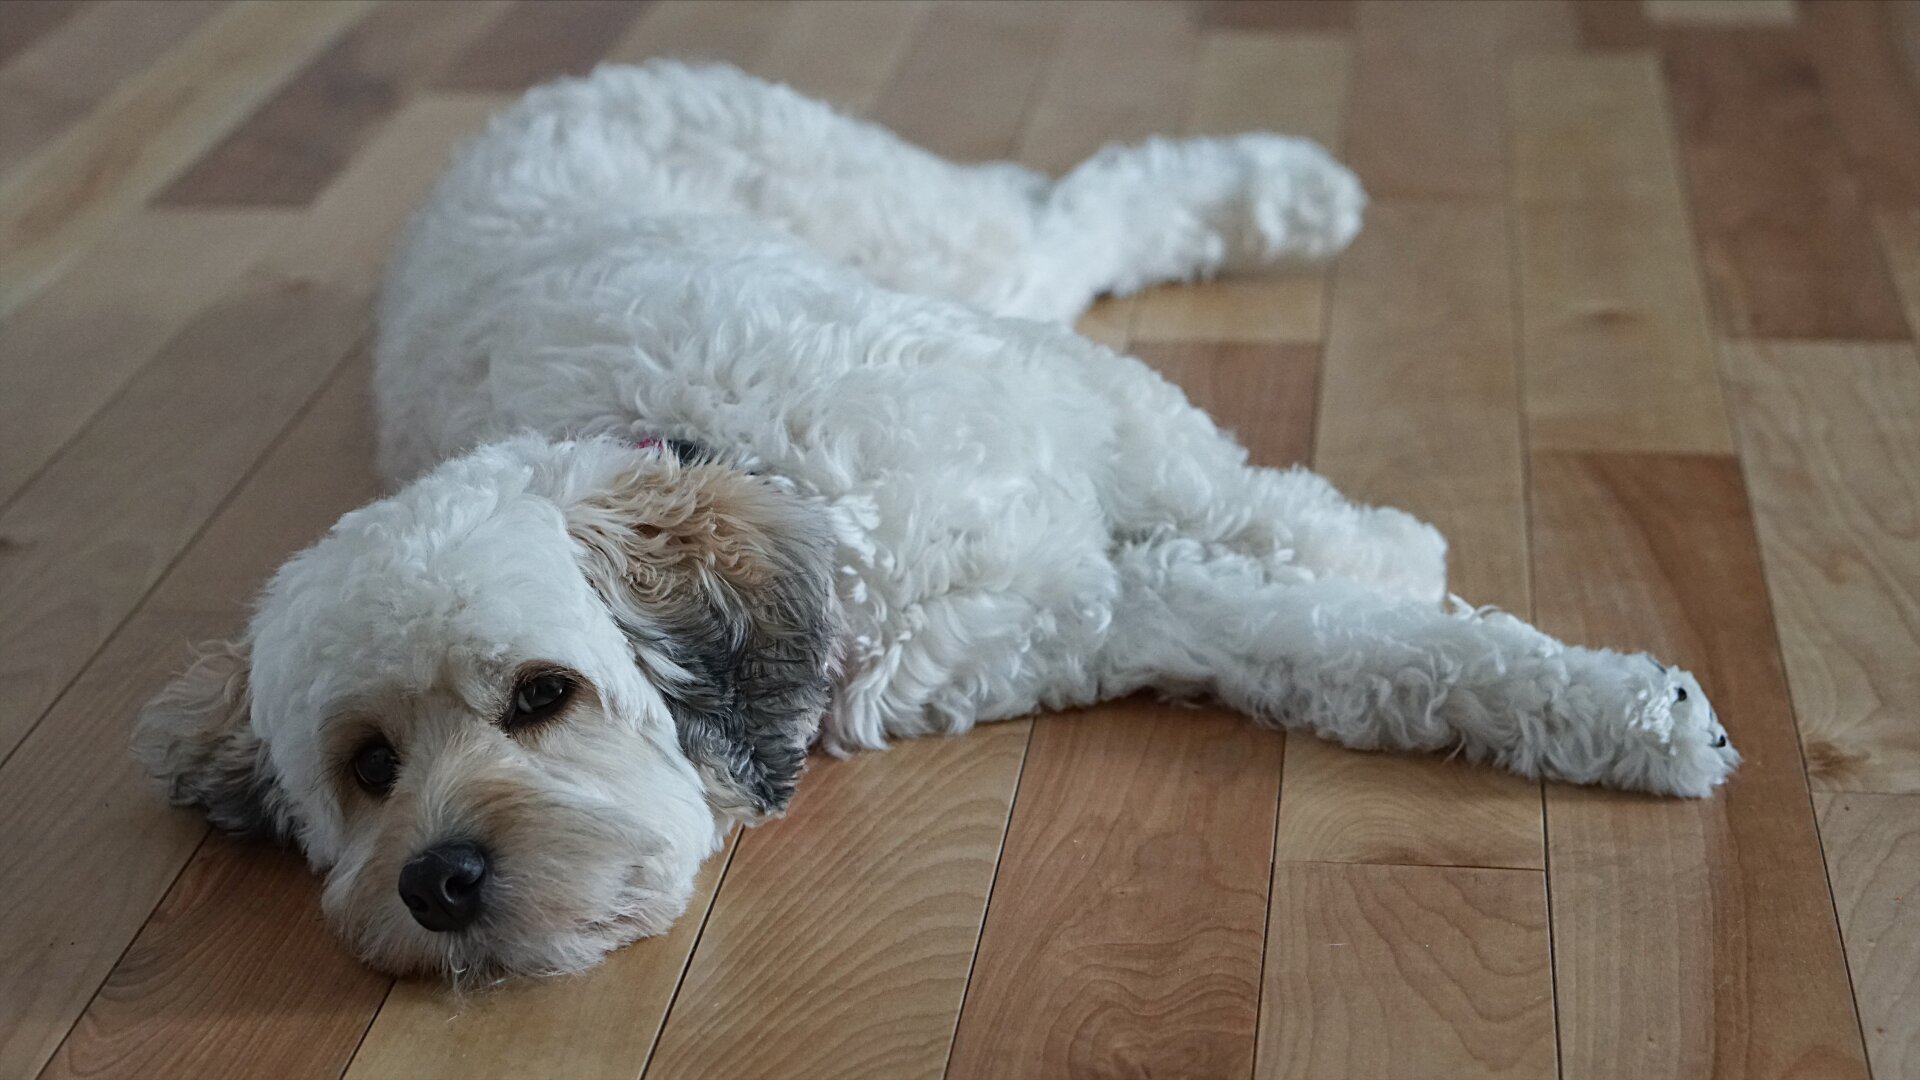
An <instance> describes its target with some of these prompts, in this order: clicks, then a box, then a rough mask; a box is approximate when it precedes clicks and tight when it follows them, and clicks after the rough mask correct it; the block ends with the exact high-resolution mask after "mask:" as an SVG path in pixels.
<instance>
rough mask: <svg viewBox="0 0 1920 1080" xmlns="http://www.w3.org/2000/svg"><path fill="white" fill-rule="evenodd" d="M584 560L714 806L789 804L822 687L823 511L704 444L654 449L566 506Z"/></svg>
mask: <svg viewBox="0 0 1920 1080" xmlns="http://www.w3.org/2000/svg"><path fill="white" fill-rule="evenodd" d="M567 516H568V523H569V528H570V530H571V532H572V534H573V536H574V538H575V540H576V541H578V543H579V544H580V547H581V565H582V568H583V569H584V570H585V572H586V574H587V577H588V580H589V581H590V582H592V584H593V587H594V589H595V590H596V591H597V592H598V593H599V594H600V596H601V598H602V599H603V600H605V601H606V603H607V606H608V608H609V609H610V610H611V611H612V612H613V615H614V618H615V619H616V620H617V621H618V622H619V624H620V626H621V629H622V630H624V631H625V632H626V634H627V637H628V639H629V640H630V641H631V642H632V644H633V649H634V656H635V659H636V660H637V661H638V662H639V663H640V665H641V667H642V668H643V669H644V670H645V671H646V673H647V675H648V676H649V677H650V678H651V679H652V680H653V681H654V683H655V685H657V686H658V687H659V688H660V689H661V691H662V693H663V694H664V695H665V696H666V699H667V704H668V706H669V707H670V708H671V709H672V710H673V715H674V720H675V723H676V725H677V727H678V729H679V739H680V746H681V749H682V750H684V751H685V752H686V754H687V757H688V758H689V759H691V760H692V762H693V764H694V766H695V767H696V768H698V769H699V770H700V771H701V773H702V775H703V776H704V777H705V779H706V781H707V786H708V799H709V800H710V801H712V802H713V804H714V805H715V807H716V808H717V809H722V810H728V811H732V812H736V813H743V814H746V815H749V816H756V817H759V816H767V815H772V814H778V813H780V812H782V811H784V810H785V809H786V807H787V803H788V801H789V800H790V799H791V798H792V797H793V789H794V785H795V784H796V783H797V782H798V781H799V779H800V772H801V770H802V768H803V767H804V766H805V764H806V755H807V748H808V746H809V745H810V744H811V743H812V741H813V737H814V735H815V734H816V733H817V732H818V731H819V727H820V719H821V716H822V715H823V714H824V713H825V711H826V708H827V705H828V701H829V698H830V696H831V690H832V681H833V676H834V665H835V660H836V656H835V647H836V642H837V636H838V634H837V631H838V623H839V619H838V615H839V608H838V604H837V601H836V599H835V597H834V593H833V581H832V561H831V560H832V542H831V539H830V535H829V533H828V530H827V527H826V522H825V519H824V517H823V516H822V515H821V514H820V513H819V512H818V511H817V510H816V509H814V508H812V507H809V506H808V505H807V504H806V503H805V502H804V501H803V500H802V499H800V498H799V497H797V496H795V495H794V494H792V493H791V492H789V491H787V490H784V489H783V488H782V487H780V486H779V485H778V484H777V483H776V482H775V481H772V480H769V479H767V478H764V477H760V476H755V475H751V474H749V473H745V472H742V471H740V470H737V469H735V468H732V467H731V466H728V465H726V464H723V463H720V462H717V461H712V460H708V459H706V457H705V456H704V455H698V454H681V453H678V452H673V453H660V454H654V455H649V456H648V457H646V458H644V459H642V461H641V462H640V463H639V464H638V465H636V466H635V467H634V468H632V469H631V470H626V471H623V472H622V473H621V474H620V475H619V476H618V477H617V478H616V480H615V481H614V483H613V484H612V485H611V486H610V487H608V488H607V489H605V490H603V491H599V492H596V493H594V494H592V495H590V496H588V497H586V498H584V499H582V500H580V501H579V502H578V503H576V504H575V505H573V506H570V507H568V508H567Z"/></svg>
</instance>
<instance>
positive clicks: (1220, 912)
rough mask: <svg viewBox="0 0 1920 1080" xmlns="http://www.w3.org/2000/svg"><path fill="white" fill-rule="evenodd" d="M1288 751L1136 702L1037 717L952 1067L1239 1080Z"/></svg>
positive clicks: (1244, 1066) (1000, 1072)
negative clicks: (1282, 762)
mask: <svg viewBox="0 0 1920 1080" xmlns="http://www.w3.org/2000/svg"><path fill="white" fill-rule="evenodd" d="M1282 746H1283V743H1282V741H1281V740H1280V739H1278V738H1276V737H1275V736H1274V735H1273V733H1272V732H1268V731H1262V730H1260V729H1257V728H1255V727H1254V726H1253V725H1251V724H1249V723H1248V722H1247V721H1246V720H1245V719H1244V718H1242V717H1239V716H1235V715H1232V714H1229V713H1225V712H1223V711H1216V710H1208V711H1195V710H1191V709H1185V708H1181V707H1178V706H1171V705H1162V704H1156V703H1151V702H1147V701H1142V700H1133V701H1127V702H1122V703H1118V704H1113V705H1106V706H1101V707H1098V708H1094V709H1090V710H1086V711H1084V712H1079V713H1075V714H1072V715H1067V716H1049V717H1043V718H1041V719H1040V720H1038V721H1036V722H1035V724H1034V735H1033V745H1032V746H1031V748H1030V749H1029V750H1028V754H1027V765H1026V769H1025V771H1024V772H1023V773H1022V774H1021V778H1020V796H1019V799H1018V801H1017V802H1016V803H1015V805H1014V814H1013V821H1012V823H1011V824H1010V825H1009V827H1008V830H1007V842H1006V849H1005V851H1004V853H1003V854H1002V856H1001V859H1000V872H999V875H998V876H997V877H996V878H995V880H994V890H993V901H992V904H991V906H990V907H989V908H988V909H987V920H986V925H985V927H984V928H983V930H982V932H981V938H980V951H979V955H978V957H977V958H976V959H975V962H974V969H973V979H972V982H971V983H970V984H969V985H968V987H967V1003H966V1007H965V1008H964V1009H963V1010H962V1011H961V1014H960V1029H959V1031H958V1033H957V1034H956V1036H955V1039H954V1046H953V1057H952V1059H951V1061H950V1062H949V1065H948V1071H947V1075H948V1076H949V1077H951V1078H955V1080H960V1078H974V1077H983V1078H984V1077H992V1078H994V1080H1003V1078H1011V1077H1029V1076H1030V1077H1060V1076H1183V1077H1187V1076H1191V1077H1202V1076H1223V1077H1224V1076H1245V1075H1247V1072H1248V1070H1249V1069H1250V1068H1251V1067H1252V1063H1253V1042H1254V1032H1255V1027H1256V1023H1257V1002H1258V997H1259V994H1258V986H1259V982H1260V942H1261V939H1262V935H1263V932H1264V926H1265V921H1266V901H1267V880H1268V872H1269V867H1270V860H1271V856H1272V850H1273V848H1272V845H1273V817H1274V807H1275V802H1276V800H1277V799H1278V797H1279V793H1280V759H1281V753H1282Z"/></svg>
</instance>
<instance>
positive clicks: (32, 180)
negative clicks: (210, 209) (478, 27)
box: [0, 0, 369, 315]
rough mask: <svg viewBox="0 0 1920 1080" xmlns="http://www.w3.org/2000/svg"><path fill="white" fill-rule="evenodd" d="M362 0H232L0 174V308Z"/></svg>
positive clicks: (218, 130) (350, 16)
mask: <svg viewBox="0 0 1920 1080" xmlns="http://www.w3.org/2000/svg"><path fill="white" fill-rule="evenodd" d="M368 10H369V7H368V5H367V4H366V3H364V2H363V0H339V2H337V3H317V2H312V0H286V2H282V3H269V2H260V0H240V2H238V3H235V4H232V5H230V6H228V7H226V8H223V9H222V10H221V11H220V12H219V13H218V14H216V15H214V16H213V18H211V19H209V20H208V21H207V22H206V24H205V25H204V26H202V27H201V28H200V29H199V30H198V31H197V32H196V33H194V34H193V35H192V36H191V37H190V38H188V39H187V40H186V41H185V42H183V43H182V44H181V45H180V46H179V47H178V48H176V49H174V50H173V51H172V52H170V53H168V54H167V55H166V56H165V57H164V58H162V59H161V60H160V61H159V62H157V63H155V64H154V65H153V66H152V67H151V68H149V69H147V71H145V72H144V73H143V74H141V75H140V76H138V77H136V78H133V79H130V80H128V81H127V82H125V83H122V84H121V85H120V87H119V88H118V89H116V90H115V91H114V92H113V94H112V95H111V96H110V97H108V98H107V100H106V101H104V102H102V103H101V105H100V107H99V108H98V109H97V110H96V111H95V112H94V113H93V114H92V115H91V116H89V117H88V118H87V119H86V120H84V121H82V122H81V123H79V124H76V125H75V126H74V127H73V128H72V129H71V130H70V131H68V132H67V134H66V135H65V136H63V137H62V138H61V139H59V140H58V141H57V142H55V143H53V144H52V145H50V146H49V147H47V148H46V149H45V150H44V151H43V152H41V153H39V154H37V155H35V156H34V157H33V158H32V159H30V160H29V161H27V162H25V163H23V164H22V165H21V166H19V167H18V168H17V169H15V170H14V171H13V172H10V173H8V174H7V175H6V176H5V177H0V315H5V314H7V313H8V312H11V311H12V310H13V309H14V308H16V307H18V306H19V305H20V303H21V302H23V301H24V300H26V299H27V298H28V297H30V296H32V295H33V294H34V293H35V292H37V291H39V290H40V289H41V288H42V287H44V286H45V285H46V284H47V282H49V281H51V280H52V279H53V278H54V277H56V276H57V275H58V274H59V273H60V271H61V270H62V269H64V268H65V267H66V265H67V264H69V263H70V262H72V261H73V260H74V259H75V258H77V257H78V256H79V255H80V254H81V253H82V252H84V251H85V250H86V249H87V248H88V247H90V246H91V245H93V244H94V243H97V242H99V240H100V239H102V238H103V237H104V236H105V235H106V233H107V232H108V231H109V230H110V229H112V228H113V227H114V226H115V225H116V224H117V223H118V222H119V221H120V220H121V219H122V218H123V217H125V215H126V214H127V213H129V212H130V211H132V210H133V209H134V208H135V207H136V206H138V205H139V204H140V203H141V202H142V201H143V200H145V199H146V198H147V197H148V196H149V195H151V194H153V193H154V192H155V191H157V190H159V189H160V188H161V187H162V186H163V185H165V184H166V183H167V182H168V181H169V180H171V179H173V177H174V176H175V175H176V174H177V173H178V172H179V171H180V170H181V169H183V168H185V167H186V166H188V165H189V164H191V163H192V162H193V161H194V159H196V158H198V157H199V156H200V154H201V152H202V151H204V150H205V149H206V148H207V147H208V146H210V145H212V144H213V143H214V142H215V141H217V140H218V139H220V138H221V137H222V136H223V135H225V134H226V132H227V131H228V130H229V129H230V128H232V127H233V126H234V125H235V124H237V123H239V122H240V121H241V120H243V119H244V118H245V117H246V116H247V114H248V113H250V112H252V111H253V109H254V107H255V106H257V105H258V104H259V103H260V101H262V100H263V99H265V98H266V97H267V96H268V95H270V94H271V93H273V91H274V90H275V89H276V88H277V87H278V86H279V85H280V84H281V83H282V82H283V81H285V80H286V79H287V78H288V77H290V76H291V75H292V74H293V73H294V72H295V71H297V70H299V69H300V68H301V67H302V66H304V65H305V64H306V63H307V61H308V60H309V59H311V58H312V57H313V56H314V54H316V53H318V52H319V51H320V50H322V49H324V48H326V47H327V45H328V44H329V43H330V42H331V41H332V40H333V39H334V38H335V37H337V36H339V35H340V34H341V33H342V32H344V31H345V30H346V29H347V27H349V26H351V25H352V24H353V23H354V22H355V21H356V20H358V19H359V18H361V17H362V16H363V15H365V14H366V12H367V11H368Z"/></svg>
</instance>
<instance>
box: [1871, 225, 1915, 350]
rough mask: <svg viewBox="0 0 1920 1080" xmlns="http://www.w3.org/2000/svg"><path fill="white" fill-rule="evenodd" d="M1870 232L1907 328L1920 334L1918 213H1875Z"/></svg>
mask: <svg viewBox="0 0 1920 1080" xmlns="http://www.w3.org/2000/svg"><path fill="white" fill-rule="evenodd" d="M1873 229H1874V233H1875V235H1876V236H1877V237H1878V238H1879V240H1880V253H1881V255H1882V256H1884V257H1885V258H1886V260H1887V269H1888V271H1889V272H1890V273H1891V274H1892V276H1893V283H1894V287H1895V288H1896V289H1898V290H1899V292H1900V302H1901V304H1902V305H1903V306H1905V308H1906V310H1907V325H1909V326H1911V327H1914V328H1916V329H1915V333H1916V334H1920V210H1902V211H1887V212H1883V213H1879V214H1875V215H1874V218H1873Z"/></svg>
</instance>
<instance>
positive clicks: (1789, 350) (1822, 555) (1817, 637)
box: [1726, 344, 1920, 792]
mask: <svg viewBox="0 0 1920 1080" xmlns="http://www.w3.org/2000/svg"><path fill="white" fill-rule="evenodd" d="M1726 359H1727V373H1728V375H1729V377H1730V379H1731V385H1732V392H1733V403H1734V416H1735V419H1736V421H1737V422H1738V424H1739V427H1740V447H1741V452H1742V458H1743V460H1744V461H1745V463H1746V474H1747V480H1748V483H1749V484H1750V485H1751V487H1752V491H1753V513H1754V520H1755V524H1756V526H1757V527H1758V529H1759V534H1760V542H1761V550H1762V551H1763V552H1764V553H1765V555H1766V560H1767V567H1766V569H1767V585H1768V587H1769V589H1770V590H1771V593H1772V596H1773V605H1774V611H1775V613H1776V617H1777V619H1778V622H1779V625H1780V644H1781V647H1782V649H1783V650H1784V655H1785V660H1786V665H1787V677H1788V680H1789V682H1791V684H1792V687H1793V704H1794V711H1795V713H1797V714H1798V716H1799V717H1800V738H1801V741H1802V743H1803V745H1804V748H1805V751H1806V758H1807V762H1806V763H1807V778H1808V780H1809V781H1810V782H1811V783H1812V784H1813V786H1814V787H1816V788H1821V789H1827V790H1842V791H1898V792H1920V664H1916V663H1915V658H1916V657H1920V362H1916V360H1915V356H1914V351H1913V348H1912V347H1911V346H1908V345H1812V344H1781V345H1745V346H1730V347H1728V349H1727V351H1726Z"/></svg>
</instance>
